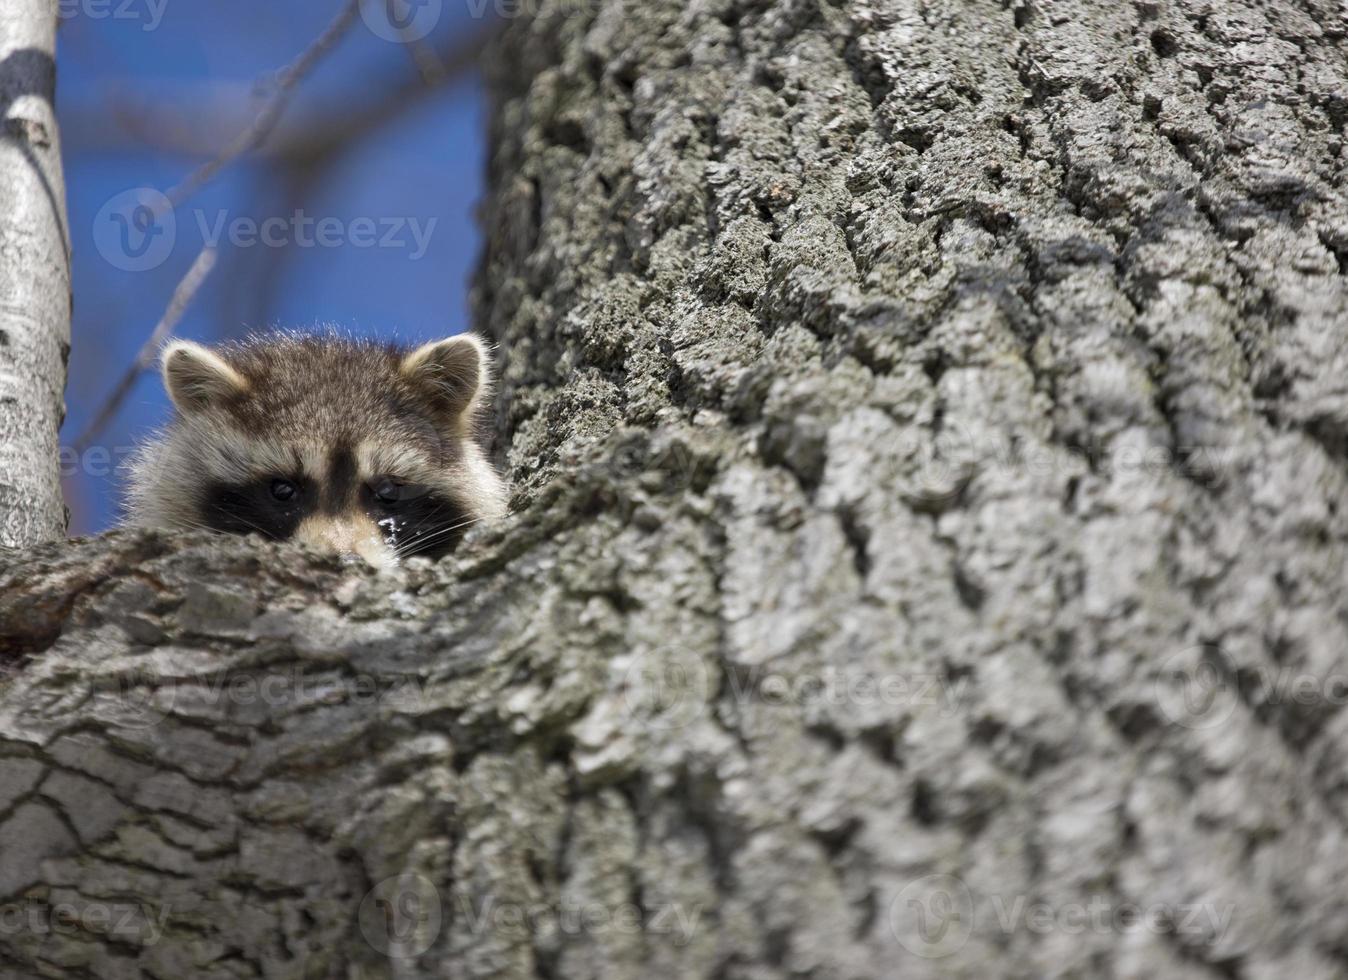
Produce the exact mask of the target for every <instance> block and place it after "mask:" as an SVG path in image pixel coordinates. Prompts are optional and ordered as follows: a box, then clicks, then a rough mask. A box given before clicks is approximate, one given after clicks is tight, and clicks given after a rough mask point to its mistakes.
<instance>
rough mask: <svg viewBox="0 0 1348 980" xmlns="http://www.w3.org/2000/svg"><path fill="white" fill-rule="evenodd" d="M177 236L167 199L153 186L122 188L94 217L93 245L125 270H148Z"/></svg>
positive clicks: (161, 260)
mask: <svg viewBox="0 0 1348 980" xmlns="http://www.w3.org/2000/svg"><path fill="white" fill-rule="evenodd" d="M177 236H178V224H177V218H176V217H175V216H174V214H173V206H172V204H171V203H170V202H169V199H168V198H167V197H165V196H164V195H163V194H161V193H160V192H159V191H157V190H155V189H154V188H152V187H136V188H133V189H131V190H129V191H123V192H122V193H121V194H118V195H117V196H116V197H114V198H112V199H111V200H110V201H108V202H107V203H106V204H104V205H103V207H102V208H101V209H100V210H99V212H98V215H97V216H96V217H95V218H94V246H95V247H96V248H97V249H98V254H99V255H101V256H103V258H104V259H106V260H107V261H108V263H109V264H111V265H113V266H115V267H116V268H118V269H121V270H122V271H124V272H147V271H149V270H150V269H156V268H158V267H159V266H160V265H162V264H163V263H164V261H165V260H166V259H167V258H168V257H169V255H170V254H171V253H172V251H173V243H174V241H175V240H176V239H177Z"/></svg>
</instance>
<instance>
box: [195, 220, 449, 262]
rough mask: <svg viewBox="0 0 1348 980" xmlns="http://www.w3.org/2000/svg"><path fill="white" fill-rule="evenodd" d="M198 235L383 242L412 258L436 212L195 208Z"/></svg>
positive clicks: (258, 241) (308, 244)
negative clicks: (265, 213)
mask: <svg viewBox="0 0 1348 980" xmlns="http://www.w3.org/2000/svg"><path fill="white" fill-rule="evenodd" d="M194 213H195V215H196V221H197V228H198V230H199V231H200V232H201V238H202V240H203V241H204V242H205V243H206V244H207V245H209V246H211V247H212V248H215V247H218V246H219V244H220V242H221V240H222V239H224V240H227V241H228V242H229V244H230V245H233V246H234V247H235V248H254V247H256V246H258V245H262V246H265V247H266V248H290V247H295V248H343V247H346V246H350V247H352V248H382V249H402V250H405V251H408V252H410V255H409V257H410V258H411V259H412V261H414V262H415V261H417V260H418V259H420V258H422V257H423V256H425V254H426V250H427V248H429V247H430V242H431V235H433V234H434V233H435V226H436V225H437V224H438V223H439V220H440V219H439V218H429V219H427V220H426V222H425V223H424V224H423V223H422V221H421V219H420V218H412V217H387V218H371V217H362V218H353V219H351V220H350V221H346V220H343V219H341V218H334V217H325V218H315V217H313V216H312V215H308V214H305V213H304V209H303V208H300V209H299V210H296V211H295V212H294V213H293V214H289V215H285V216H281V215H273V216H272V217H270V218H263V219H262V220H261V221H259V220H257V219H254V218H247V217H233V218H231V217H230V215H229V212H228V211H223V210H222V211H216V212H215V214H213V215H211V216H209V217H208V216H207V215H206V213H205V212H204V211H196V212H194Z"/></svg>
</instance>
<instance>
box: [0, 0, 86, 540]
mask: <svg viewBox="0 0 1348 980" xmlns="http://www.w3.org/2000/svg"><path fill="white" fill-rule="evenodd" d="M56 13H57V3H56V0H4V9H0V122H2V123H3V127H4V128H3V130H0V548H26V547H31V546H32V545H35V544H40V543H42V542H45V541H55V540H57V539H59V538H61V537H63V536H64V535H65V529H66V516H65V508H64V507H63V506H62V503H61V479H60V471H59V456H58V452H57V432H58V430H59V429H60V428H61V421H62V419H63V418H64V417H65V402H64V398H63V395H64V392H65V383H66V358H67V356H68V355H69V353H70V248H69V246H68V245H67V235H66V203H65V180H64V178H63V177H62V174H61V147H60V143H59V141H58V139H57V130H56V110H55V107H54V99H55V95H56V20H57V17H56Z"/></svg>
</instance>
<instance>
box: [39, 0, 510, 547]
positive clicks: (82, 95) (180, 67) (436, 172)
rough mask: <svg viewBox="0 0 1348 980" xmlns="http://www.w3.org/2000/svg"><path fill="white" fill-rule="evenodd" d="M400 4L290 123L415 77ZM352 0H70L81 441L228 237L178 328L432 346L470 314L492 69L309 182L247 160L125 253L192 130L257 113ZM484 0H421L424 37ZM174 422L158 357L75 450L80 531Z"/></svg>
mask: <svg viewBox="0 0 1348 980" xmlns="http://www.w3.org/2000/svg"><path fill="white" fill-rule="evenodd" d="M382 2H383V0H370V4H369V5H368V6H367V11H366V13H368V14H370V16H369V17H363V18H362V19H358V20H357V21H356V23H355V25H354V27H353V28H352V29H351V30H350V31H349V33H348V34H347V36H346V37H345V38H344V40H343V41H342V43H341V45H340V46H339V47H338V48H336V49H335V50H334V51H333V52H332V53H331V54H330V55H328V57H327V58H326V60H324V61H323V62H322V63H321V64H320V65H319V66H318V68H317V69H316V70H315V71H314V73H313V74H312V76H310V78H309V79H308V80H307V81H306V82H305V83H304V84H303V85H302V87H301V88H300V89H299V90H298V91H297V93H296V95H295V96H294V98H293V99H292V101H291V103H290V107H289V109H288V110H287V114H286V116H285V117H283V118H282V120H281V123H280V125H279V126H278V130H277V133H278V134H281V133H283V132H285V131H286V130H287V127H288V124H289V125H294V124H296V123H302V122H306V121H308V120H317V119H323V120H332V119H341V118H343V117H344V116H346V115H347V114H348V113H349V111H350V110H351V109H353V108H355V107H359V106H360V105H362V104H367V103H368V102H369V100H372V99H376V98H377V96H378V93H379V92H381V91H383V90H384V88H385V85H386V83H387V81H388V80H391V79H399V78H401V79H406V80H413V79H415V78H416V77H417V74H416V68H415V66H414V64H413V61H412V59H411V58H410V57H409V55H408V52H407V50H406V49H405V48H404V46H403V45H401V44H397V43H393V42H391V41H388V40H385V39H384V38H382V37H380V36H379V34H378V33H376V30H375V29H372V28H379V27H380V26H381V25H380V24H379V23H378V21H377V19H376V16H377V10H374V11H372V9H371V8H373V7H375V6H376V5H379V4H382ZM405 2H407V0H394V3H405ZM340 6H341V4H340V3H339V0H322V2H319V0H304V2H302V3H301V2H294V0H290V2H285V3H277V2H275V0H231V2H230V3H227V4H213V3H203V2H200V0H191V2H188V0H61V10H62V12H63V14H64V19H63V22H62V26H61V31H60V35H59V38H60V40H59V49H58V61H59V71H60V74H59V78H58V90H57V103H58V111H59V113H60V116H61V122H62V140H63V144H64V153H65V167H66V172H65V176H66V185H67V196H68V200H69V208H70V233H71V244H72V248H73V252H74V291H75V307H74V324H73V340H72V353H71V363H70V377H69V383H68V387H67V392H66V400H67V405H68V409H69V412H68V416H67V419H66V424H65V428H64V430H63V432H62V442H63V445H66V446H70V445H71V444H73V443H74V441H75V440H76V439H77V438H78V436H79V435H80V433H82V432H83V431H84V429H85V427H86V425H87V424H88V422H89V420H90V419H91V418H92V416H93V415H94V413H96V412H97V410H98V408H99V406H100V405H101V404H102V403H103V401H104V399H105V397H106V395H107V393H108V391H109V390H110V389H111V388H112V387H113V386H114V385H115V384H116V382H117V380H118V379H119V378H120V376H121V373H122V372H123V370H124V369H125V368H126V366H127V365H129V364H130V362H131V360H132V358H133V357H134V354H135V352H136V351H137V350H138V349H139V347H140V345H141V344H142V343H143V342H144V340H145V338H146V337H148V336H149V334H150V332H151V331H152V330H153V329H154V326H155V324H156V323H157V322H158V320H159V318H160V317H161V315H162V314H163V312H164V308H165V307H166V305H167V304H168V301H169V298H170V297H171V295H172V294H173V291H174V288H175V287H176V285H177V284H178V282H179V280H180V279H181V278H182V276H183V274H184V273H185V272H186V271H187V269H188V268H189V267H190V266H191V264H192V262H193V260H194V259H195V257H196V255H197V253H198V251H199V250H200V249H201V247H202V245H203V242H204V241H206V240H207V239H215V240H216V242H217V246H218V248H219V260H218V262H217V265H216V267H215V269H214V271H213V272H212V274H211V276H210V278H209V279H208V280H207V282H206V284H205V286H204V287H203V288H202V290H201V291H200V293H199V294H198V295H197V297H196V300H195V301H194V303H193V304H192V306H191V307H190V308H189V310H188V312H187V314H186V316H185V317H184V318H183V320H182V322H181V324H180V325H179V327H178V329H177V335H178V336H183V337H188V338H192V339H197V340H203V341H212V340H218V339H222V338H225V337H230V336H238V335H239V334H241V333H243V332H246V331H248V330H253V329H259V328H267V327H271V326H277V325H280V326H287V327H306V326H315V325H325V324H334V325H338V326H341V327H343V328H346V329H349V330H353V331H356V332H359V333H362V334H370V335H378V336H389V335H392V336H397V337H399V338H403V339H406V340H408V341H409V342H415V341H418V340H427V339H431V338H434V337H438V336H444V335H447V334H451V333H458V332H459V331H461V330H463V329H465V328H466V327H467V326H468V300H467V296H468V287H469V280H470V277H471V275H472V273H473V270H474V267H475V265H476V262H477V259H478V250H479V247H480V241H481V236H480V233H479V231H478V229H477V226H476V224H475V222H474V217H473V215H474V208H475V207H476V204H477V201H478V198H479V197H480V195H481V191H482V187H483V182H484V169H485V146H484V133H485V119H484V105H485V104H484V98H483V93H482V89H481V84H480V79H479V78H478V77H477V75H476V74H475V73H468V74H461V75H459V76H457V77H456V78H455V79H454V80H453V81H452V82H450V83H448V84H447V85H443V86H441V87H440V88H438V89H437V90H436V91H435V93H434V94H433V95H431V96H430V97H428V98H424V99H421V100H419V101H418V102H417V103H416V104H415V105H414V106H413V107H412V108H410V109H407V110H406V111H403V112H400V113H399V114H398V115H397V116H396V117H395V118H393V119H392V120H390V121H389V122H388V123H387V124H385V125H383V126H381V127H380V128H379V129H377V130H376V131H375V132H373V133H372V134H371V135H370V136H369V137H367V138H366V139H365V140H363V141H362V142H360V143H358V144H356V145H354V146H353V147H352V148H351V149H350V150H349V151H348V152H346V153H345V154H344V155H343V156H341V157H340V158H338V159H337V160H335V161H333V162H332V163H331V164H330V165H328V166H326V167H324V168H322V170H321V172H320V173H319V174H318V175H317V176H316V178H315V179H312V180H311V181H309V182H307V183H306V184H305V185H304V188H303V190H302V191H301V192H299V193H298V194H293V193H288V190H287V188H288V186H289V185H288V182H287V181H286V180H284V179H283V178H282V176H281V173H280V172H278V170H277V168H275V167H274V166H272V165H271V164H269V163H266V162H265V161H252V162H250V161H248V160H244V161H241V162H240V163H238V164H235V165H234V166H233V167H231V168H230V169H229V170H227V171H226V172H225V173H223V174H222V175H221V176H220V177H219V178H218V179H217V180H216V181H214V182H213V183H212V184H210V185H209V186H207V187H206V188H204V189H203V190H201V191H200V192H199V193H197V194H196V195H195V196H194V197H192V198H191V199H190V200H188V201H185V202H184V203H183V204H182V205H181V206H180V207H178V208H177V209H176V212H175V213H174V214H173V215H172V217H171V218H166V219H164V222H163V228H167V227H171V228H172V231H171V232H170V233H169V234H167V235H164V234H160V232H162V231H163V228H161V227H158V226H157V227H156V228H155V229H154V231H155V233H156V235H157V236H158V237H157V238H155V241H154V247H155V251H153V252H148V251H147V252H146V260H147V261H142V262H141V263H139V264H138V263H136V262H130V261H128V260H127V256H126V255H125V254H121V255H119V254H118V252H119V249H118V248H117V247H116V242H117V240H118V239H117V235H118V234H120V232H119V230H118V227H117V226H114V225H113V224H112V222H111V219H112V217H114V216H116V215H117V214H118V213H119V211H120V212H126V210H127V209H126V207H125V205H124V202H125V201H126V200H127V196H128V195H138V194H139V195H142V196H143V195H144V194H145V193H146V191H147V190H148V191H160V192H162V191H167V190H168V189H170V188H171V187H173V186H175V185H176V184H178V182H179V181H181V180H182V179H183V177H184V176H186V175H187V174H188V173H189V172H191V171H192V170H193V169H194V167H195V166H196V165H198V164H199V163H201V162H202V160H203V158H202V157H200V156H196V155H193V154H191V153H188V152H183V143H184V138H183V136H182V135H181V133H182V132H186V133H188V134H189V136H190V137H191V138H189V139H187V140H186V142H187V143H192V142H193V141H194V140H195V141H196V142H200V141H201V140H202V139H209V140H211V141H212V142H214V141H215V140H219V142H220V143H221V144H223V143H226V142H228V140H229V139H230V138H231V137H232V136H234V135H235V133H236V132H237V131H238V129H239V127H240V125H241V123H242V122H244V121H246V119H247V118H248V117H249V116H248V113H249V112H251V110H249V109H248V106H249V104H250V103H249V99H250V98H252V97H254V94H255V93H256V83H257V80H258V79H259V78H260V77H265V76H266V75H267V73H269V72H272V71H274V70H275V69H276V68H278V67H280V66H282V65H284V64H286V63H288V62H290V61H291V60H292V59H293V58H294V57H295V56H296V55H298V54H299V53H300V52H301V51H302V50H304V49H305V48H306V47H307V46H308V44H309V43H310V42H311V41H312V40H313V39H314V38H315V37H316V36H317V35H318V34H319V33H320V32H321V31H322V30H323V28H324V27H325V26H326V25H327V24H328V23H329V22H330V21H331V20H332V18H333V17H334V16H335V15H336V13H337V11H338V9H339V7H340ZM475 9H480V8H479V5H477V4H470V3H468V2H466V0H423V5H422V7H421V8H420V9H419V10H418V9H417V8H407V10H406V12H407V13H408V14H409V15H411V14H414V13H415V14H418V15H419V16H422V20H421V21H419V22H416V23H414V30H415V31H418V32H420V31H423V30H427V29H429V30H430V33H429V34H427V36H426V37H425V44H426V45H428V46H438V47H441V48H443V47H445V46H447V45H449V44H451V43H452V42H453V41H454V39H455V38H467V37H471V36H474V35H476V34H478V33H480V32H482V31H483V30H484V28H485V27H486V26H487V25H486V23H485V22H484V21H482V20H475V19H474V18H473V16H472V14H473V12H474V11H475ZM486 9H487V10H488V11H490V10H491V7H490V5H488V6H487V8H486ZM382 26H383V27H384V28H387V25H386V24H385V25H382ZM123 223H125V222H124V219H123ZM264 229H265V230H266V231H267V234H266V236H265V237H266V238H267V242H264V241H263V237H264V236H263V234H262V232H263V230H264ZM136 254H139V252H137V253H136ZM147 264H148V267H139V266H143V265H147ZM129 266H130V267H129ZM167 416H168V404H167V401H166V399H165V398H164V395H163V393H162V391H161V389H160V384H159V379H158V377H157V375H155V374H153V373H149V374H147V375H145V376H144V377H142V378H141V379H140V381H139V383H138V384H137V386H136V388H135V390H134V391H133V392H132V394H131V396H130V397H129V398H128V399H127V401H126V403H125V404H124V406H123V408H122V410H121V411H120V412H119V413H118V415H117V417H116V418H115V419H114V420H113V422H112V424H111V425H110V426H109V427H108V428H107V429H106V430H105V431H104V432H103V433H102V435H101V436H99V437H98V439H97V440H96V442H95V444H94V446H92V447H91V448H90V449H89V450H88V451H86V452H85V453H83V454H82V455H79V456H75V455H74V454H73V453H72V452H70V451H67V453H66V455H65V459H64V461H63V466H64V472H65V490H66V497H67V501H68V502H69V504H70V507H71V511H72V520H71V533H72V534H87V533H92V532H96V531H100V530H104V529H106V528H107V527H109V526H111V525H112V524H113V523H115V521H116V519H117V516H118V505H117V501H118V499H119V494H120V489H121V488H120V480H119V477H118V474H117V472H116V466H117V463H118V461H119V460H122V459H124V458H125V456H126V454H127V452H128V451H129V447H130V446H132V445H133V444H134V443H135V441H136V440H137V438H141V437H143V436H144V435H145V434H146V433H147V432H148V431H150V430H152V429H153V428H154V427H155V426H157V425H159V424H161V423H162V422H163V421H164V420H165V419H166V418H167Z"/></svg>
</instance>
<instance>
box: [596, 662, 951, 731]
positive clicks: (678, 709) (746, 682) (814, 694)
mask: <svg viewBox="0 0 1348 980" xmlns="http://www.w3.org/2000/svg"><path fill="white" fill-rule="evenodd" d="M615 667H616V668H618V669H620V670H621V671H622V677H621V680H620V682H619V691H620V695H621V699H622V705H623V709H624V711H625V713H626V714H627V716H628V717H629V718H630V719H631V720H632V721H634V722H639V723H640V724H642V725H643V726H644V727H647V728H653V729H659V730H670V729H675V728H681V727H683V726H685V725H688V724H690V723H692V722H694V721H696V720H697V719H698V718H700V717H701V716H702V713H703V712H704V711H705V709H706V708H707V706H708V705H709V704H710V703H711V701H712V699H713V697H720V698H729V699H730V700H732V701H734V702H735V703H736V704H737V705H740V706H744V705H747V704H759V705H765V706H768V707H785V706H791V707H796V708H800V709H812V708H820V707H824V708H829V707H832V708H844V709H864V708H873V707H879V706H885V707H902V708H932V709H935V710H936V711H938V712H940V713H942V714H944V715H950V714H954V713H955V712H957V711H958V710H959V707H960V704H961V702H962V701H963V700H964V698H965V691H966V689H967V687H968V685H969V679H968V678H967V677H959V678H951V677H949V676H947V675H945V674H943V673H939V672H930V671H929V672H922V671H913V672H908V673H904V672H889V671H873V670H865V669H862V668H851V667H825V668H823V669H820V670H797V671H787V670H769V669H767V668H762V667H755V668H750V669H746V670H731V671H727V672H726V677H725V683H724V684H721V685H720V686H719V690H717V689H716V688H715V687H714V685H713V683H712V677H711V672H710V671H709V669H708V667H707V666H706V664H705V663H703V661H702V659H701V658H700V657H698V656H696V655H695V654H693V653H692V652H690V651H687V650H683V649H681V648H662V649H656V650H650V651H648V652H646V653H643V654H638V655H634V656H632V657H630V658H626V659H620V660H617V661H615Z"/></svg>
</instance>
